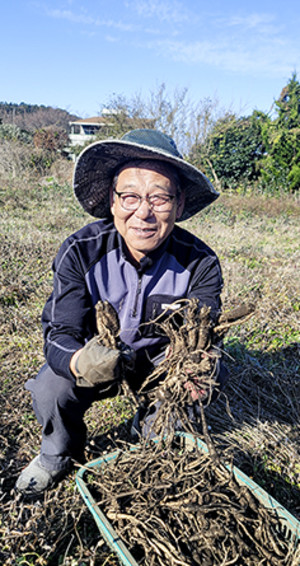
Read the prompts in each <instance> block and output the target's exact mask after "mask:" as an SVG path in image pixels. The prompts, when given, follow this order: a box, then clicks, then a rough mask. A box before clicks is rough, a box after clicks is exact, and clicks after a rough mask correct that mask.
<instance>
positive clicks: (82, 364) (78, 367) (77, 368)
mask: <svg viewBox="0 0 300 566" xmlns="http://www.w3.org/2000/svg"><path fill="white" fill-rule="evenodd" d="M120 358H121V352H120V351H119V350H113V349H112V348H106V347H105V346H103V345H102V344H99V342H98V337H97V336H95V337H94V338H92V339H91V340H90V341H89V342H87V344H86V345H85V346H84V347H83V348H82V349H81V350H79V351H78V352H76V353H75V354H74V356H73V358H72V360H71V363H70V367H71V370H72V372H73V374H74V375H75V378H76V385H78V386H79V387H95V386H97V385H102V384H106V383H109V382H113V381H116V380H117V379H118V378H119V376H120Z"/></svg>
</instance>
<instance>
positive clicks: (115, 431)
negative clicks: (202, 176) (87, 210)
mask: <svg viewBox="0 0 300 566" xmlns="http://www.w3.org/2000/svg"><path fill="white" fill-rule="evenodd" d="M61 171H62V172H61ZM55 174H57V178H56V177H55V176H53V177H51V178H50V179H48V180H47V179H37V178H33V177H30V178H29V177H28V178H24V179H23V180H22V181H21V180H20V179H14V180H9V179H7V178H2V179H1V184H0V187H1V188H0V201H1V217H2V218H1V219H2V223H1V241H2V242H4V244H2V250H1V264H2V265H1V275H0V329H1V333H0V355H1V378H0V379H1V393H0V405H1V430H0V442H1V452H0V464H1V471H0V477H1V504H2V505H1V507H2V511H1V513H2V518H1V523H0V540H1V547H0V562H1V564H3V565H21V564H22V565H33V564H40V565H53V566H54V565H55V566H56V565H65V566H75V565H76V566H77V565H78V566H79V565H80V566H92V565H100V564H110V565H112V564H116V563H117V562H116V561H115V560H114V558H113V557H112V556H111V553H110V552H109V551H108V549H107V548H106V547H105V545H104V544H103V541H102V540H101V538H100V536H99V532H98V530H97V528H96V526H95V524H94V521H93V519H92V518H91V516H90V513H89V512H88V511H87V509H86V507H85V506H84V504H83V503H82V500H81V498H80V496H79V494H78V492H77V491H76V490H75V489H74V474H71V475H70V477H69V478H67V479H65V480H64V481H63V482H62V484H60V486H59V487H58V488H57V489H56V490H52V491H50V492H49V493H48V494H47V495H45V498H44V499H43V500H42V501H39V502H35V503H26V502H23V501H22V500H21V499H20V498H19V496H16V494H15V493H14V491H13V485H14V482H15V480H16V478H17V476H18V474H19V472H20V470H21V469H22V467H23V466H24V465H25V464H26V463H27V462H28V461H29V460H30V459H31V458H32V456H33V455H34V454H35V453H36V451H37V450H38V447H39V439H40V429H39V425H38V424H37V423H36V420H35V418H34V416H33V414H32V409H31V400H30V397H29V395H28V394H27V393H25V392H24V389H23V384H24V382H25V380H26V379H27V378H28V377H34V376H35V375H36V372H37V370H38V368H39V367H40V365H41V364H42V363H43V355H42V334H41V328H40V315H41V310H42V307H43V304H44V302H45V299H46V297H47V295H48V293H49V292H50V290H51V272H50V267H51V262H52V259H53V256H54V255H55V253H56V251H57V249H58V246H59V244H60V243H61V241H62V240H63V239H64V238H65V237H66V236H67V235H68V234H70V233H71V232H72V231H74V230H76V229H77V228H79V227H81V226H82V225H83V224H84V223H86V222H89V221H90V217H87V216H86V215H85V214H84V213H83V212H81V210H80V209H79V206H77V204H76V203H75V200H74V198H73V195H72V190H71V189H70V187H69V185H68V184H67V183H64V182H63V181H64V179H68V178H69V177H68V176H69V175H70V171H69V170H68V171H64V170H63V168H62V169H59V172H57V173H55V171H54V173H53V175H55ZM59 175H61V176H60V177H59ZM58 180H59V183H58ZM258 203H259V206H258ZM298 213H299V207H298V206H297V202H296V200H295V198H294V197H288V196H286V197H282V198H281V199H278V198H270V197H269V198H268V199H265V198H264V197H262V196H258V197H254V196H244V197H238V196H229V195H227V196H224V197H223V196H222V197H221V198H220V199H219V201H217V202H216V204H214V205H213V207H211V208H210V209H209V210H207V211H204V212H203V213H202V214H200V215H199V216H197V217H196V218H194V219H192V220H190V221H189V222H186V227H187V228H189V229H191V230H192V231H193V232H194V233H196V234H198V235H199V236H200V237H201V238H202V239H203V240H204V241H206V242H207V243H208V244H209V245H210V246H211V247H212V248H214V249H215V250H216V252H217V253H218V254H219V257H220V259H221V263H222V267H223V273H224V280H225V286H224V291H223V301H224V305H225V307H226V308H227V307H231V306H234V305H236V304H239V303H240V302H241V301H242V300H246V301H247V300H249V301H252V302H255V304H256V313H255V316H254V317H253V318H251V319H250V320H249V321H248V322H247V323H245V324H243V325H241V326H237V327H234V328H233V329H232V330H231V331H230V332H229V334H228V335H227V339H226V352H227V356H228V362H227V363H228V366H229V368H230V372H231V379H230V383H229V385H228V387H227V389H226V397H225V396H223V397H222V398H221V399H220V400H219V401H218V402H217V403H215V405H212V406H211V407H210V408H209V409H208V410H207V420H208V423H209V426H210V431H211V434H212V436H213V437H214V438H215V440H216V441H217V442H218V444H219V446H222V445H224V447H226V449H228V447H229V448H230V447H232V449H233V450H234V453H235V461H236V463H237V464H238V465H239V466H240V467H241V468H242V469H243V470H244V471H246V473H248V474H249V475H250V476H251V477H252V478H253V479H254V480H255V481H257V482H258V483H259V484H260V485H262V487H264V488H265V489H267V490H268V491H269V492H270V493H271V495H273V496H275V497H276V498H277V499H278V500H279V501H280V502H281V503H282V504H283V505H284V506H285V507H287V508H288V509H289V510H290V511H291V512H292V513H293V514H294V515H295V516H296V517H297V518H298V519H300V497H299V493H300V492H299V488H300V469H299V460H300V459H299V455H300V454H299V453H300V447H299V437H300V435H299V432H300V431H299V413H300V411H299V409H300V400H299V398H300V380H299V346H298V344H299V275H298V269H297V266H298V264H299V249H298V248H297V244H298V242H299V222H298V220H299V218H298V217H299V214H298ZM228 405H229V407H230V411H229V410H228ZM132 415H133V409H132V407H131V405H130V403H129V402H128V401H127V400H125V399H122V398H117V399H113V400H108V401H105V402H103V403H99V404H95V405H93V407H92V408H91V410H90V411H89V413H88V415H87V423H88V427H89V441H88V445H87V457H88V458H89V459H92V458H94V457H97V456H99V455H100V454H102V453H103V451H105V450H109V449H110V447H113V446H114V445H115V443H116V438H117V437H120V438H121V439H126V438H127V435H128V428H129V426H130V419H131V418H132Z"/></svg>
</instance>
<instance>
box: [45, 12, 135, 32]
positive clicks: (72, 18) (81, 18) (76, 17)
mask: <svg viewBox="0 0 300 566" xmlns="http://www.w3.org/2000/svg"><path fill="white" fill-rule="evenodd" d="M46 11H47V15H48V16H50V17H51V18H56V19H62V20H68V21H69V22H73V23H77V24H85V25H93V26H97V27H98V26H104V27H108V28H115V29H118V30H120V31H133V29H134V26H133V25H132V24H126V23H124V22H121V21H117V20H112V19H110V20H102V19H100V18H95V17H93V16H89V15H87V14H85V13H83V12H81V13H80V12H79V13H76V12H72V11H71V10H59V9H55V10H48V9H47V10H46Z"/></svg>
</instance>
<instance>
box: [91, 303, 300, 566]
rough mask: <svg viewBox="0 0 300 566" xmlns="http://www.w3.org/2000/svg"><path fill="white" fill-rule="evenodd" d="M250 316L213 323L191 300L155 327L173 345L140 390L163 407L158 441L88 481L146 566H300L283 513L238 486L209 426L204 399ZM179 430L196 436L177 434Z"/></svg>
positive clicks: (128, 452)
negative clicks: (227, 339) (225, 344)
mask: <svg viewBox="0 0 300 566" xmlns="http://www.w3.org/2000/svg"><path fill="white" fill-rule="evenodd" d="M180 310H181V309H180ZM181 314H182V317H183V318H182V321H181V324H180V325H176V321H177V320H178V315H181ZM248 315H249V311H248V312H245V310H243V309H242V314H241V315H240V313H238V314H236V315H235V317H234V316H231V317H224V316H223V319H221V318H219V320H218V321H217V323H216V324H213V322H212V320H211V318H210V311H209V309H207V308H206V307H203V308H202V309H200V310H199V309H198V305H197V302H196V301H193V300H192V301H189V302H187V304H186V305H185V306H184V307H183V310H182V312H180V313H178V311H177V312H176V316H175V314H171V315H170V316H169V317H168V318H167V319H166V320H162V321H159V320H157V321H156V322H157V323H159V324H160V327H161V329H162V331H163V332H164V333H165V334H166V335H167V336H168V338H169V341H170V346H169V353H168V355H167V357H166V359H165V360H164V361H163V362H161V364H159V366H158V367H157V368H155V369H154V371H153V373H152V374H151V375H150V376H149V378H148V379H147V382H146V383H145V384H144V385H143V388H142V390H141V391H140V392H139V394H140V395H144V399H147V402H148V405H149V406H150V407H151V405H156V406H157V404H158V405H159V410H158V414H157V418H156V420H155V434H156V439H155V440H154V441H153V440H150V439H149V438H146V439H142V438H141V439H140V443H139V444H138V446H134V447H131V448H130V447H128V446H126V447H125V448H124V449H122V450H120V451H119V453H118V456H117V457H116V458H115V459H113V460H110V461H109V463H107V464H103V465H102V466H101V467H100V468H98V469H96V471H94V472H93V473H92V474H89V483H90V488H91V490H92V492H93V494H94V497H95V499H96V501H97V503H98V504H99V506H100V507H101V508H102V509H103V511H104V513H105V514H106V515H107V517H108V518H109V520H110V521H111V523H112V524H113V526H114V528H115V530H116V531H117V532H118V534H119V535H120V536H121V537H122V539H123V540H124V542H125V544H126V545H127V547H128V548H129V549H130V551H131V553H132V554H133V556H134V557H135V560H136V561H137V562H138V563H140V564H145V565H147V566H157V565H159V566H162V565H164V566H165V565H166V564H170V565H171V566H173V565H174V566H175V565H182V566H196V565H202V566H218V565H222V566H227V565H228V566H229V564H236V565H238V566H243V565H245V566H246V565H247V566H257V565H261V566H283V565H285V566H294V565H296V562H295V561H294V558H295V552H296V546H297V544H298V543H297V542H296V541H295V540H290V541H289V540H287V538H286V533H285V532H284V529H282V528H281V526H280V521H279V520H278V516H277V514H276V513H275V512H271V511H269V510H267V509H266V508H265V507H264V506H263V505H262V504H261V503H260V502H259V501H258V500H257V499H256V498H255V497H254V496H253V494H252V492H251V491H250V490H249V489H248V488H247V487H246V486H245V485H240V484H239V483H238V481H237V479H236V477H235V475H234V473H233V471H232V466H231V465H229V463H228V461H226V455H225V454H223V455H222V456H220V454H219V453H218V450H217V447H216V446H215V444H214V442H213V441H212V439H211V437H210V435H209V434H208V430H207V426H206V421H205V413H204V401H205V403H207V402H209V398H210V395H211V393H212V391H213V390H214V388H215V387H216V386H217V379H218V373H217V365H218V362H219V358H220V356H221V342H222V337H223V335H224V333H225V332H226V330H227V329H228V328H229V327H230V326H231V324H232V323H234V322H235V321H236V320H239V319H240V317H242V318H243V317H245V316H248ZM106 328H107V327H106ZM199 379H200V384H199ZM193 380H194V384H193V385H194V386H195V387H196V388H198V392H199V399H198V403H197V404H198V406H199V407H200V411H199V413H200V420H201V425H202V434H203V436H204V440H205V441H206V445H207V447H208V452H207V453H204V452H203V451H202V450H201V449H200V448H199V447H198V444H197V438H198V437H199V436H200V435H199V433H196V432H195V430H194V429H193V427H192V425H191V423H190V421H189V418H188V416H187V413H186V408H187V406H188V405H189V403H190V399H189V389H188V388H187V387H186V385H185V384H186V382H187V381H191V382H192V383H193ZM151 386H152V387H151ZM178 423H179V424H180V428H181V429H182V430H183V431H185V432H189V433H190V435H188V436H186V435H182V434H176V433H175V432H174V428H176V427H177V424H178ZM298 546H299V544H298ZM297 552H299V550H298V551H297Z"/></svg>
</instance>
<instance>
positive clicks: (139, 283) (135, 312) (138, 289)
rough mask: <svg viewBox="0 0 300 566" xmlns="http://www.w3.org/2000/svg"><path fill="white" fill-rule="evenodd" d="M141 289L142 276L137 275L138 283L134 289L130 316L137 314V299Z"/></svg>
mask: <svg viewBox="0 0 300 566" xmlns="http://www.w3.org/2000/svg"><path fill="white" fill-rule="evenodd" d="M141 290H142V276H141V275H139V279H138V285H137V290H136V296H135V301H134V305H133V310H132V316H133V317H135V316H136V315H137V306H138V300H139V296H140V294H141Z"/></svg>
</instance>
